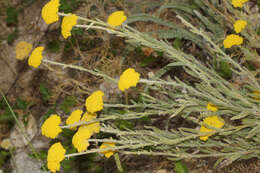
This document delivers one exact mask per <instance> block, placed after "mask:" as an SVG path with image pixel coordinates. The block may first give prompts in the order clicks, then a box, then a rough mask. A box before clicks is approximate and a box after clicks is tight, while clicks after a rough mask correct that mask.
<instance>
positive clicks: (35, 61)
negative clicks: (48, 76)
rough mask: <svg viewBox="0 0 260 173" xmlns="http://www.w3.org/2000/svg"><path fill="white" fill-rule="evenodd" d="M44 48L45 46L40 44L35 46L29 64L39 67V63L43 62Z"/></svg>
mask: <svg viewBox="0 0 260 173" xmlns="http://www.w3.org/2000/svg"><path fill="white" fill-rule="evenodd" d="M43 50H44V47H42V46H40V47H37V48H35V49H34V50H33V51H32V54H31V56H30V57H29V59H28V64H29V66H32V67H34V68H37V67H39V65H40V64H41V62H42V58H43V57H42V51H43Z"/></svg>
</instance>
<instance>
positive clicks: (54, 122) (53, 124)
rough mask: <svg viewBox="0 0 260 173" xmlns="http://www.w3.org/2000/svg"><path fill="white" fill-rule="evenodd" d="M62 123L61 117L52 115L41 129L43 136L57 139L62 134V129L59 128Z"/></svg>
mask: <svg viewBox="0 0 260 173" xmlns="http://www.w3.org/2000/svg"><path fill="white" fill-rule="evenodd" d="M60 123H61V118H60V116H58V115H56V114H53V115H51V116H50V117H49V118H48V119H47V120H45V121H44V123H43V125H42V127H41V131H42V135H44V136H46V137H48V138H52V139H54V138H56V137H57V136H58V135H59V134H60V132H62V129H61V128H60V126H59V125H60Z"/></svg>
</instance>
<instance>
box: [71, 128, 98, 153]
mask: <svg viewBox="0 0 260 173" xmlns="http://www.w3.org/2000/svg"><path fill="white" fill-rule="evenodd" d="M92 134H93V133H92V132H91V131H90V130H88V129H79V130H78V131H77V132H76V133H75V134H74V136H73V137H72V144H73V146H74V147H75V148H76V149H77V150H78V152H82V151H85V150H87V148H88V146H89V142H88V139H89V138H90V137H91V136H92Z"/></svg>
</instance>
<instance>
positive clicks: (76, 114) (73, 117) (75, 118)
mask: <svg viewBox="0 0 260 173" xmlns="http://www.w3.org/2000/svg"><path fill="white" fill-rule="evenodd" d="M82 113H83V111H82V110H79V109H77V110H75V111H73V112H72V113H71V114H70V116H69V117H68V118H67V120H66V124H67V125H71V124H74V123H76V122H79V121H80V119H81V114H82ZM76 128H77V127H70V129H71V130H75V129H76Z"/></svg>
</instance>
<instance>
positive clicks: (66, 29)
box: [61, 14, 78, 39]
mask: <svg viewBox="0 0 260 173" xmlns="http://www.w3.org/2000/svg"><path fill="white" fill-rule="evenodd" d="M77 20H78V16H76V15H75V14H68V16H65V17H64V18H63V20H62V24H61V34H62V35H63V37H64V38H65V39H66V38H68V37H69V36H71V30H72V27H73V26H75V25H76V24H77Z"/></svg>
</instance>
